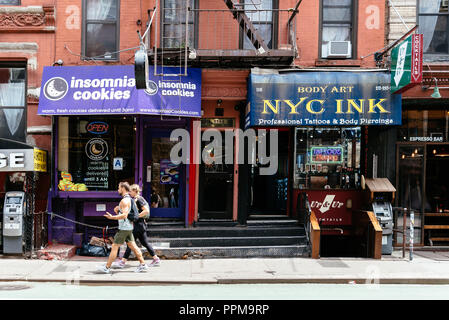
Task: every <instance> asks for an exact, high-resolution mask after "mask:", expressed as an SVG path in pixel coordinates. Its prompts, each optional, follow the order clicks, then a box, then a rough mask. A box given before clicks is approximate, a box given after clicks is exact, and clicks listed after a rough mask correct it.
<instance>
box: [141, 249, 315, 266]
mask: <svg viewBox="0 0 449 320" xmlns="http://www.w3.org/2000/svg"><path fill="white" fill-rule="evenodd" d="M154 249H155V251H156V254H157V255H158V256H159V257H161V258H165V259H189V258H190V259H202V258H208V259H210V258H264V257H265V258H268V257H272V258H291V257H308V256H309V251H308V246H306V245H290V246H257V247H251V246H250V247H249V246H238V247H180V248H163V247H156V248H154ZM143 251H146V250H145V249H143ZM162 263H163V262H162Z"/></svg>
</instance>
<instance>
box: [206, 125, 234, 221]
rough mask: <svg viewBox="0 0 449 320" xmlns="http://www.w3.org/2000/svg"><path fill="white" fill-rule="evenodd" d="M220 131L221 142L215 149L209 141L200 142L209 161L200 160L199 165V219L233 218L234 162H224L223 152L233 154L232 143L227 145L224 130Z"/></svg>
mask: <svg viewBox="0 0 449 320" xmlns="http://www.w3.org/2000/svg"><path fill="white" fill-rule="evenodd" d="M220 133H221V136H222V139H221V140H222V144H221V147H220V148H217V150H215V149H214V148H212V147H210V146H208V145H209V142H205V141H202V142H201V150H202V152H205V153H206V154H208V156H209V159H210V161H207V163H205V161H201V164H200V166H199V202H198V203H199V210H198V211H199V213H198V214H199V217H198V219H199V220H205V219H206V220H208V219H219V220H232V218H233V212H232V209H233V198H234V187H233V186H234V163H231V164H226V161H225V154H227V153H228V154H234V153H233V151H234V144H233V145H229V146H227V145H226V143H225V133H224V131H220ZM234 143H235V142H234ZM230 148H232V150H229V149H230Z"/></svg>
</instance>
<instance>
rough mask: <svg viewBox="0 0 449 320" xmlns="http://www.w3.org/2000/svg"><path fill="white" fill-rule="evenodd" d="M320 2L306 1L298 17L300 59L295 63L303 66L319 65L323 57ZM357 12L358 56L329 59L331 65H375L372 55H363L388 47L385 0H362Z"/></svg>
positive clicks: (314, 0) (367, 66)
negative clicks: (320, 40)
mask: <svg viewBox="0 0 449 320" xmlns="http://www.w3.org/2000/svg"><path fill="white" fill-rule="evenodd" d="M320 2H321V1H319V0H303V1H302V3H301V5H300V7H299V14H298V18H297V43H298V49H299V58H298V59H297V60H296V63H295V64H296V65H300V66H302V67H314V66H316V61H317V60H318V58H319V57H318V52H319V47H318V45H319V29H320ZM357 12H358V13H357V19H358V21H357V28H356V30H357V40H356V42H357V50H356V52H357V57H354V59H352V60H353V61H345V60H335V61H329V63H328V64H329V65H330V66H332V65H333V62H335V65H351V64H352V65H353V66H361V67H363V68H370V67H375V63H374V57H373V56H372V55H371V56H369V57H366V58H364V59H362V58H361V57H363V56H366V55H369V54H371V53H374V52H375V51H377V50H380V49H382V48H383V47H384V46H385V1H384V0H359V1H358V10H357ZM357 60H358V61H357Z"/></svg>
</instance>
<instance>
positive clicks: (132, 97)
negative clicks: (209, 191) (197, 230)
mask: <svg viewBox="0 0 449 320" xmlns="http://www.w3.org/2000/svg"><path fill="white" fill-rule="evenodd" d="M169 69H171V68H164V72H163V73H164V74H166V73H170V74H172V76H156V75H154V71H153V69H151V68H150V72H149V79H150V80H149V81H148V89H146V90H137V89H136V88H135V78H134V67H133V66H123V65H120V66H82V67H46V68H44V73H43V78H42V88H41V95H40V102H39V111H38V113H39V114H40V115H49V116H50V115H51V116H52V119H53V137H52V151H53V152H52V153H53V154H52V157H51V172H52V188H51V190H50V192H49V202H48V203H49V205H48V211H49V212H51V213H53V218H52V219H50V220H49V234H48V240H49V242H59V243H74V244H78V245H79V244H80V243H81V242H82V241H89V239H90V237H91V236H92V235H96V236H103V232H104V231H106V230H108V229H109V228H108V229H102V228H104V227H106V226H108V227H114V226H116V223H114V222H111V221H109V220H107V219H105V218H104V217H103V214H104V213H105V211H110V212H111V211H112V210H113V208H114V206H115V205H117V203H118V201H119V200H120V197H119V195H118V193H117V185H118V183H119V182H120V181H128V182H129V183H130V184H132V183H137V184H139V185H140V186H141V188H142V189H143V192H142V193H143V196H144V197H145V198H146V199H147V200H148V201H149V200H150V196H151V194H155V195H157V196H158V197H157V198H158V199H159V200H158V207H157V208H152V210H151V217H152V218H160V219H162V220H167V219H169V220H171V221H174V222H178V223H179V224H183V225H188V218H189V199H190V198H191V197H192V196H194V195H193V194H192V193H194V188H193V187H192V186H193V185H194V184H189V183H188V181H189V175H190V171H191V168H190V166H189V165H188V164H179V165H175V164H173V163H171V161H170V151H171V149H172V146H173V145H175V144H176V143H177V142H178V141H176V140H174V141H173V140H171V139H170V134H171V132H172V131H173V130H174V129H179V128H182V129H186V130H188V131H189V132H190V131H191V128H192V123H193V120H194V119H195V118H199V117H200V116H201V69H188V74H187V75H186V76H184V75H183V76H180V75H177V76H174V75H173V74H175V73H178V72H179V70H169ZM172 69H175V68H172ZM189 192H190V196H189ZM74 221H76V222H78V223H75V222H74ZM90 226H97V227H99V228H92V227H90ZM109 235H112V234H111V232H109Z"/></svg>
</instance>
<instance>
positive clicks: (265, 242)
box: [150, 236, 306, 248]
mask: <svg viewBox="0 0 449 320" xmlns="http://www.w3.org/2000/svg"><path fill="white" fill-rule="evenodd" d="M155 242H160V243H170V248H177V247H238V246H246V247H253V246H254V247H256V246H281V245H302V244H306V237H305V236H271V237H270V236H264V237H205V238H201V237H194V238H154V237H153V238H150V243H155Z"/></svg>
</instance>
